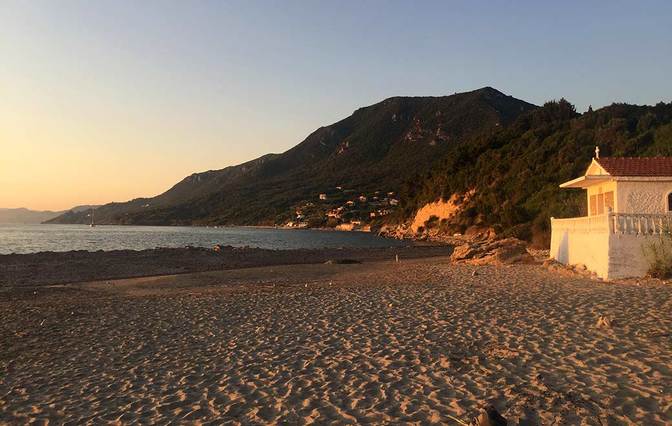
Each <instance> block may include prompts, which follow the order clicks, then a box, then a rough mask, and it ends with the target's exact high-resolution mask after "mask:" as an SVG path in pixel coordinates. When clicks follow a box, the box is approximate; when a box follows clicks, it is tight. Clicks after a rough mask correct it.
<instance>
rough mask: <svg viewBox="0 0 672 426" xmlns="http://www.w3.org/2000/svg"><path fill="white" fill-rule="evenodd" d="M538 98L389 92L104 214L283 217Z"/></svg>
mask: <svg viewBox="0 0 672 426" xmlns="http://www.w3.org/2000/svg"><path fill="white" fill-rule="evenodd" d="M534 108H536V106H535V105H532V104H529V103H527V102H525V101H521V100H518V99H515V98H513V97H511V96H507V95H505V94H503V93H501V92H499V91H497V90H496V89H493V88H491V87H484V88H482V89H477V90H474V91H471V92H464V93H459V94H455V95H450V96H438V97H405V96H395V97H390V98H387V99H384V100H382V101H380V102H378V103H375V104H373V105H369V106H366V107H362V108H358V109H356V110H355V111H354V112H353V113H352V114H351V115H350V116H349V117H346V118H344V119H342V120H339V121H337V122H335V123H333V124H331V125H328V126H323V127H320V128H318V129H316V130H315V131H313V132H312V133H310V134H309V135H308V136H307V137H306V138H305V139H304V140H303V141H302V142H300V143H299V144H297V145H295V146H294V147H292V148H290V149H289V150H287V151H285V152H283V153H280V154H266V155H264V156H261V157H259V158H257V159H253V160H250V161H248V162H245V163H242V164H239V165H236V166H229V167H225V168H223V169H219V170H210V171H206V172H201V173H194V174H192V175H190V176H187V177H186V178H184V179H183V180H182V181H180V182H178V183H176V184H175V185H174V186H172V187H171V188H170V189H169V190H167V191H165V192H164V193H162V194H159V195H158V196H156V197H149V198H138V199H134V200H130V201H128V202H125V203H109V204H106V205H104V206H101V207H99V208H98V209H97V210H96V221H97V222H99V223H116V224H146V225H159V224H161V225H175V224H180V225H193V224H218V225H223V224H237V225H251V224H277V223H282V222H283V221H286V220H288V219H289V218H290V217H291V215H292V213H291V211H292V209H293V207H294V206H295V205H296V204H297V203H302V202H308V201H309V200H311V199H313V198H314V197H316V196H317V194H318V193H321V192H323V191H326V190H328V189H330V188H333V187H335V186H347V187H352V188H353V189H355V190H356V191H358V192H366V191H372V190H384V191H398V190H399V188H400V187H401V185H402V184H403V182H404V181H405V180H406V179H409V178H411V177H412V175H413V174H414V173H415V171H414V170H412V169H425V168H430V167H431V166H432V164H433V163H434V162H435V161H436V160H437V158H440V157H441V156H442V155H443V154H445V153H446V152H447V151H448V150H449V149H450V146H451V145H454V144H459V143H461V142H464V141H465V140H468V139H470V138H472V137H474V136H476V135H483V134H487V133H491V132H493V131H496V130H497V128H498V127H500V126H503V125H506V124H508V123H510V122H512V121H513V120H514V119H515V118H517V117H518V115H520V114H521V113H523V112H526V111H529V110H532V109H534ZM409 169H410V170H409ZM264 200H266V201H264ZM49 222H50V223H86V216H85V215H84V214H82V213H77V212H67V213H65V214H63V215H61V216H59V217H57V218H55V219H52V220H50V221H49Z"/></svg>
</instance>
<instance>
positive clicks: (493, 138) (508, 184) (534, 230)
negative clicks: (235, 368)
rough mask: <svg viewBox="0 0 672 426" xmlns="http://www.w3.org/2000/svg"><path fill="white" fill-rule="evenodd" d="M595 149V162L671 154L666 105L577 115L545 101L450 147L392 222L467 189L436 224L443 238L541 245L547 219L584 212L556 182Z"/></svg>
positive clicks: (414, 184)
mask: <svg viewBox="0 0 672 426" xmlns="http://www.w3.org/2000/svg"><path fill="white" fill-rule="evenodd" d="M596 145H598V146H599V147H600V152H601V153H602V155H603V156H670V155H672V104H670V103H668V104H665V103H662V102H661V103H659V104H657V105H655V106H636V105H627V104H613V105H611V106H608V107H605V108H602V109H600V110H597V111H592V109H591V110H589V111H588V112H586V113H584V114H582V115H580V114H577V112H576V111H575V108H574V106H573V105H571V104H570V103H569V102H567V101H565V100H560V101H558V102H548V103H546V104H545V105H544V106H543V107H542V108H539V109H536V110H534V111H531V112H529V113H527V114H524V115H522V116H520V117H519V118H518V119H517V120H516V121H515V122H514V123H512V124H511V125H510V126H508V127H506V128H504V129H502V130H501V131H499V132H497V133H495V134H493V135H488V136H483V137H476V138H474V139H473V140H471V141H470V142H469V143H464V144H460V145H459V146H453V147H451V148H452V149H451V150H450V151H449V152H448V153H446V155H445V156H444V158H443V159H442V161H441V163H440V164H439V165H437V166H436V167H435V168H433V169H432V170H430V171H428V172H426V173H419V174H418V175H417V176H416V177H415V178H414V179H411V180H409V181H408V182H407V183H406V185H404V189H403V190H402V193H401V200H402V207H403V208H402V210H401V211H400V212H399V217H398V220H400V221H403V220H406V218H408V217H411V216H412V215H413V213H414V212H415V211H416V210H417V209H418V208H419V207H420V206H422V205H424V204H425V203H427V202H430V201H434V200H436V199H438V198H444V199H447V198H449V197H450V196H451V195H453V194H465V193H467V191H470V190H473V191H474V195H473V196H471V197H470V199H469V200H468V201H466V202H465V204H464V205H463V206H462V207H461V209H460V213H459V214H458V215H457V216H456V217H455V218H454V219H451V220H449V221H444V222H443V223H437V224H436V226H439V227H441V228H442V230H443V231H444V232H446V233H453V232H464V231H465V230H466V229H467V228H468V227H469V226H473V225H483V226H491V227H494V228H495V230H496V231H498V233H500V234H505V235H514V236H517V237H520V238H523V239H527V240H533V241H534V242H536V243H537V244H538V245H540V246H543V245H546V244H547V242H548V237H549V232H550V230H549V226H550V222H549V218H550V217H551V216H555V217H568V216H575V215H580V214H585V198H584V197H585V195H584V193H583V191H581V190H567V189H560V188H558V184H560V183H562V182H565V181H567V180H570V179H572V178H575V177H578V176H580V175H582V174H583V173H584V172H585V169H586V168H587V166H588V164H589V163H590V161H591V159H592V157H593V153H594V149H595V146H596Z"/></svg>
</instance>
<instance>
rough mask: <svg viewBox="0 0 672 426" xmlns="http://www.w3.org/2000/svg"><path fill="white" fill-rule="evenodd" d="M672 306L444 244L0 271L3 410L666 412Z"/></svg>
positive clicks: (345, 415)
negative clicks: (160, 271) (87, 270)
mask: <svg viewBox="0 0 672 426" xmlns="http://www.w3.org/2000/svg"><path fill="white" fill-rule="evenodd" d="M473 271H477V275H475V276H474V275H472V273H473ZM671 312H672V286H670V285H663V284H656V283H645V284H642V285H637V284H635V283H631V284H607V283H601V282H595V281H590V280H587V279H583V278H578V277H566V276H559V275H554V274H552V273H549V272H547V271H545V270H543V269H542V268H541V267H539V266H537V265H527V266H522V265H521V266H513V267H500V268H497V267H488V266H485V267H483V266H482V267H473V266H466V265H451V264H450V263H449V262H448V260H447V259H446V258H435V259H420V260H413V261H403V262H402V263H400V264H394V263H391V262H377V263H364V264H361V265H292V266H274V267H264V268H252V269H245V270H231V271H218V272H204V273H198V274H190V275H180V276H166V277H154V278H138V279H128V280H121V281H114V282H96V283H88V284H77V285H72V286H59V287H42V288H27V287H22V288H6V289H4V290H3V291H1V292H0V315H1V316H2V323H1V324H0V341H1V342H2V349H3V350H2V353H1V354H0V422H6V423H10V424H14V423H25V422H28V421H30V420H37V421H38V422H46V421H47V420H49V421H50V423H52V424H53V423H59V424H60V423H63V422H67V421H74V422H76V423H83V422H85V421H91V422H93V423H96V424H97V423H101V422H105V421H107V422H116V423H132V422H142V423H156V424H166V423H169V422H174V421H175V420H181V421H184V422H195V423H197V422H203V423H212V424H221V423H227V424H275V423H282V424H307V423H316V424H325V423H335V424H350V423H371V424H387V423H392V424H402V423H403V424H413V423H416V424H428V423H444V424H446V423H448V424H450V423H451V420H450V416H454V417H457V418H460V419H463V420H468V419H469V418H470V417H472V416H475V415H476V414H477V411H478V409H479V407H480V406H481V405H482V404H483V403H486V402H492V403H494V405H495V406H496V407H497V408H498V409H499V410H500V412H502V414H503V415H504V416H505V417H507V418H508V419H509V424H545V425H552V424H590V425H599V424H603V425H607V424H613V425H617V424H640V425H657V424H661V425H662V424H670V423H672V350H671V347H672V339H671V337H670V332H671V330H672V314H671ZM601 316H606V317H609V318H611V319H613V323H612V326H611V327H605V326H601V327H598V326H597V325H596V323H597V321H598V319H599V318H600V317H601Z"/></svg>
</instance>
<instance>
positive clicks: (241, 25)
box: [0, 0, 672, 210]
mask: <svg viewBox="0 0 672 426" xmlns="http://www.w3.org/2000/svg"><path fill="white" fill-rule="evenodd" d="M541 3H544V4H541ZM561 3H562V4H560V3H558V4H557V5H556V4H551V3H547V2H515V3H511V2H494V3H493V2H471V1H470V2H466V1H465V2H432V1H428V2H426V3H425V4H424V5H423V7H417V6H416V4H415V3H414V2H401V1H384V2H378V1H371V2H355V1H353V2H306V1H292V0H287V1H281V2H272V1H247V0H245V1H242V0H231V1H199V2H177V1H169V0H165V1H155V0H148V1H142V2H131V1H124V0H122V1H118V0H115V1H108V0H97V1H93V2H91V1H83V0H62V1H55V0H50V1H43V0H32V1H17V0H5V1H3V2H2V5H1V6H0V99H1V101H0V207H28V208H32V209H51V210H61V209H67V208H70V207H73V206H75V205H79V204H101V203H107V202H110V201H125V200H128V199H131V198H135V197H140V196H153V195H156V194H158V193H160V192H163V191H165V190H167V189H168V188H169V187H170V186H172V185H173V184H175V183H176V182H178V181H179V180H180V179H182V178H184V177H185V176H188V175H190V174H192V173H194V172H200V171H205V170H209V169H220V168H223V167H225V166H229V165H234V164H238V163H241V162H243V161H247V160H250V159H253V158H256V157H258V156H260V155H263V154H266V153H268V152H282V151H284V150H286V149H288V148H290V147H292V146H293V145H295V144H297V143H299V142H300V141H301V140H303V139H304V138H305V137H306V136H307V135H308V134H309V133H310V132H312V131H313V130H315V129H316V128H318V127H320V126H323V125H328V124H331V123H333V122H335V121H337V120H339V119H341V118H344V117H346V116H348V115H349V114H351V113H352V111H354V110H355V109H357V108H359V107H362V106H366V105H369V104H372V103H375V102H378V101H380V100H382V99H385V98H387V97H390V96H397V95H416V96H427V95H435V96H437V95H450V94H453V93H455V92H462V91H467V90H473V89H477V88H479V87H483V86H493V87H495V88H497V89H499V90H501V91H504V92H506V93H508V94H511V95H513V96H515V97H518V98H521V99H524V100H526V101H529V102H533V103H536V104H541V103H543V102H544V101H546V100H550V99H558V98H560V97H566V98H567V99H569V100H570V101H571V102H573V103H575V104H576V105H577V108H578V109H579V110H580V111H583V110H585V109H586V108H587V107H588V105H589V104H592V105H593V107H600V106H603V105H606V104H610V103H611V102H613V101H625V102H631V103H649V104H650V103H656V102H658V101H661V100H665V101H669V97H670V93H672V79H670V78H669V71H670V69H672V43H670V38H671V37H670V32H671V30H670V28H672V26H671V25H670V23H669V20H668V17H669V16H670V13H669V9H670V3H669V2H651V3H647V5H645V6H642V5H640V4H639V3H622V4H616V3H618V2H615V3H613V4H612V3H611V2H605V3H602V4H585V3H583V2H577V3H576V4H574V5H570V4H568V3H565V2H561ZM663 9H665V11H666V12H667V13H663ZM650 58H659V60H658V62H657V63H656V64H655V66H651V63H650V62H651V61H650Z"/></svg>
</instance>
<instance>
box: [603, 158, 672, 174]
mask: <svg viewBox="0 0 672 426" xmlns="http://www.w3.org/2000/svg"><path fill="white" fill-rule="evenodd" d="M595 161H597V162H598V163H599V164H600V166H602V168H603V169H604V170H606V171H607V173H609V174H610V175H612V176H672V157H603V158H597V159H596V160H595Z"/></svg>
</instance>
